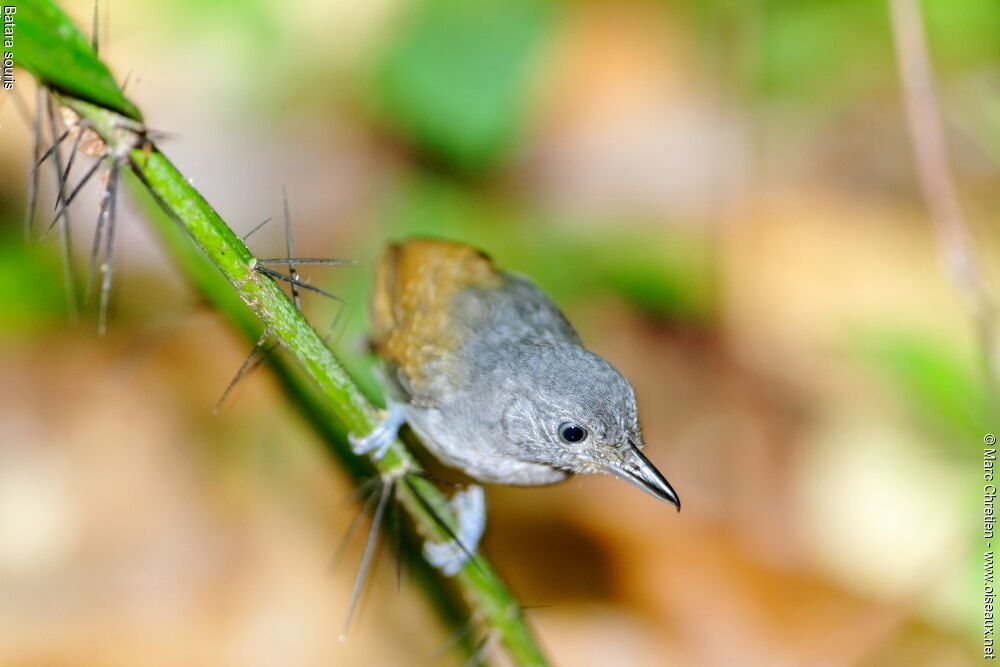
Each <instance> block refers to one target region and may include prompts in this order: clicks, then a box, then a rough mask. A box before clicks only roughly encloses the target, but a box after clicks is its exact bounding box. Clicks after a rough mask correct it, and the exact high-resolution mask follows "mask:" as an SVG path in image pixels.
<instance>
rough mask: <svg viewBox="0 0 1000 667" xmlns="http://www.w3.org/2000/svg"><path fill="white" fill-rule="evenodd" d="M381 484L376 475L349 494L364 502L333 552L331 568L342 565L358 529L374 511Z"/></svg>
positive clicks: (379, 477)
mask: <svg viewBox="0 0 1000 667" xmlns="http://www.w3.org/2000/svg"><path fill="white" fill-rule="evenodd" d="M381 483H382V477H381V476H380V475H375V476H374V477H370V478H369V479H367V480H365V482H364V483H362V484H361V485H360V486H359V487H358V488H356V489H354V491H352V492H351V493H350V494H349V496H350V497H351V498H352V499H354V500H362V501H363V502H362V503H361V504H360V505H359V506H358V509H357V511H356V512H355V513H354V516H353V517H352V518H351V523H349V524H348V525H347V530H345V531H344V534H343V535H342V536H341V538H340V540H339V541H338V542H337V549H336V551H334V552H333V558H331V559H330V565H331V566H334V565H337V564H338V563H340V561H341V560H342V559H343V557H344V553H345V552H346V551H347V547H348V546H350V543H351V540H352V539H353V538H354V534H355V533H357V531H358V528H359V527H360V526H361V520H362V519H363V518H364V516H365V514H367V513H368V512H369V511H371V510H372V509H374V506H375V499H376V497H377V496H376V494H375V493H374V492H373V491H374V490H375V489H376V488H381V487H380V484H381Z"/></svg>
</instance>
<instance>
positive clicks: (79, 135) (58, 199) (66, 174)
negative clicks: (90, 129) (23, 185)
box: [52, 121, 86, 209]
mask: <svg viewBox="0 0 1000 667" xmlns="http://www.w3.org/2000/svg"><path fill="white" fill-rule="evenodd" d="M85 127H86V125H85V123H84V122H82V121H81V123H80V131H79V132H77V134H76V137H75V138H74V139H73V147H72V148H71V149H70V151H69V160H67V161H66V170H65V171H63V175H62V178H60V179H59V182H60V183H66V182H67V181H68V180H69V172H70V170H71V169H72V168H73V160H75V159H76V152H77V150H79V148H80V140H81V139H83V129H84V128H85ZM62 195H63V189H62V188H59V191H58V192H56V203H55V205H54V206H53V207H52V208H53V209H57V208H59V203H60V202H62Z"/></svg>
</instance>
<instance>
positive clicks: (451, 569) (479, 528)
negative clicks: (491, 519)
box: [424, 484, 486, 577]
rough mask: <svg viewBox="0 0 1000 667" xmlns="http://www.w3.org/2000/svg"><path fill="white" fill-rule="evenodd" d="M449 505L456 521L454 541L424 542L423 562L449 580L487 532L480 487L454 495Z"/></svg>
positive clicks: (484, 500)
mask: <svg viewBox="0 0 1000 667" xmlns="http://www.w3.org/2000/svg"><path fill="white" fill-rule="evenodd" d="M448 504H449V505H451V508H452V510H453V511H454V512H455V517H456V518H457V520H458V527H457V530H456V531H455V539H451V540H448V541H447V542H425V543H424V558H426V559H427V562H428V563H430V564H431V565H433V566H434V567H436V568H437V569H439V570H441V571H442V572H443V573H444V574H445V575H446V576H449V577H451V576H454V575H455V574H457V573H458V571H459V570H461V569H462V566H464V565H465V563H466V562H467V561H469V560H470V559H471V558H472V555H473V554H474V553H475V552H476V547H477V546H478V544H479V540H480V538H481V537H482V536H483V531H484V530H485V528H486V496H485V494H484V493H483V487H481V486H479V485H477V484H472V485H470V486H468V487H466V488H465V489H463V490H461V491H458V492H456V493H455V495H454V496H452V498H451V500H450V501H449V502H448Z"/></svg>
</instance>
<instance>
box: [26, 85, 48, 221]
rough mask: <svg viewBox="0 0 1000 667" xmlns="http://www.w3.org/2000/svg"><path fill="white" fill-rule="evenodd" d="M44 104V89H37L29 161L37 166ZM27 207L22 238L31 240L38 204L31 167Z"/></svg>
mask: <svg viewBox="0 0 1000 667" xmlns="http://www.w3.org/2000/svg"><path fill="white" fill-rule="evenodd" d="M44 104H45V88H43V87H42V86H39V87H38V94H37V96H36V102H35V119H34V122H33V123H32V125H31V131H32V143H31V161H32V163H33V164H35V165H37V164H38V149H39V148H41V145H42V106H43V105H44ZM28 176H29V178H28V206H27V209H28V210H27V214H26V215H25V218H24V238H25V239H27V240H30V239H33V238H34V236H35V206H36V205H37V204H38V171H37V170H36V169H35V168H34V167H32V169H31V173H30V174H28Z"/></svg>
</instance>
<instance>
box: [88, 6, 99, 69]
mask: <svg viewBox="0 0 1000 667" xmlns="http://www.w3.org/2000/svg"><path fill="white" fill-rule="evenodd" d="M97 4H98V3H97V0H94V21H93V25H92V27H91V29H90V46H91V47H93V49H94V55H95V56H96V55H98V51H99V41H100V40H99V38H100V29H99V25H100V21H98V18H97V17H98V12H97V9H98V7H97Z"/></svg>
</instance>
